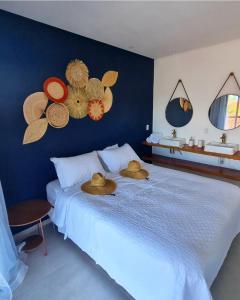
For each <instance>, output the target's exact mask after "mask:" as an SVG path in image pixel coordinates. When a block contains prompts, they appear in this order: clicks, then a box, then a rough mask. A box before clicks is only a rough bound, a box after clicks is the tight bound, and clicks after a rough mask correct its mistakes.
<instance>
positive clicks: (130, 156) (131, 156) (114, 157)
mask: <svg viewBox="0 0 240 300" xmlns="http://www.w3.org/2000/svg"><path fill="white" fill-rule="evenodd" d="M98 155H99V156H100V157H101V159H102V161H103V162H104V164H105V165H106V166H107V167H108V169H109V170H110V172H119V171H120V170H121V169H124V168H127V166H128V163H129V161H130V160H138V161H140V162H141V159H140V158H139V157H138V156H137V154H136V152H135V151H134V150H133V149H132V147H131V146H130V145H129V144H124V145H123V146H122V147H118V148H116V149H107V150H102V151H98Z"/></svg>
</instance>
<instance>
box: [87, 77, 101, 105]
mask: <svg viewBox="0 0 240 300" xmlns="http://www.w3.org/2000/svg"><path fill="white" fill-rule="evenodd" d="M86 93H87V97H88V99H89V100H92V99H101V100H103V98H104V87H103V84H102V82H101V81H100V80H99V79H97V78H91V79H89V81H88V84H87V86H86Z"/></svg>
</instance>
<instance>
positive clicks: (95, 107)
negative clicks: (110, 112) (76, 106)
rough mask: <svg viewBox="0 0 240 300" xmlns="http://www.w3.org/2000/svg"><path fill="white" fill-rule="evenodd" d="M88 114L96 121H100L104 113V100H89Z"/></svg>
mask: <svg viewBox="0 0 240 300" xmlns="http://www.w3.org/2000/svg"><path fill="white" fill-rule="evenodd" d="M88 115H89V117H90V118H91V119H92V120H94V121H99V120H101V119H102V117H103V115H104V105H103V103H102V100H98V99H94V100H90V101H89V102H88Z"/></svg>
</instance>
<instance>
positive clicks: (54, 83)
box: [43, 77, 68, 103]
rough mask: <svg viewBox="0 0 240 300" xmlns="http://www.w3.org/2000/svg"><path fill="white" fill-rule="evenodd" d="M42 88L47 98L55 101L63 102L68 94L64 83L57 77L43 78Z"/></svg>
mask: <svg viewBox="0 0 240 300" xmlns="http://www.w3.org/2000/svg"><path fill="white" fill-rule="evenodd" d="M43 90H44V93H45V94H46V96H47V97H48V99H50V100H52V101H53V102H56V103H61V102H64V101H65V100H66V98H67V95H68V90H67V87H66V85H65V83H64V82H63V81H62V80H61V79H60V78H58V77H50V78H48V79H47V80H45V81H44V84H43Z"/></svg>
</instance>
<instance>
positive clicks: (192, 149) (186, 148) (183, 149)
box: [143, 141, 240, 160]
mask: <svg viewBox="0 0 240 300" xmlns="http://www.w3.org/2000/svg"><path fill="white" fill-rule="evenodd" d="M143 144H144V145H145V146H149V147H159V148H165V149H173V150H176V151H180V152H190V153H196V154H202V155H208V156H214V157H222V158H228V159H233V160H240V151H237V152H236V153H235V154H233V155H229V154H221V153H216V152H209V151H205V150H204V148H198V147H197V146H193V147H189V146H188V145H184V146H183V147H181V148H180V147H173V146H166V145H161V144H154V143H148V142H146V141H144V142H143Z"/></svg>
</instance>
